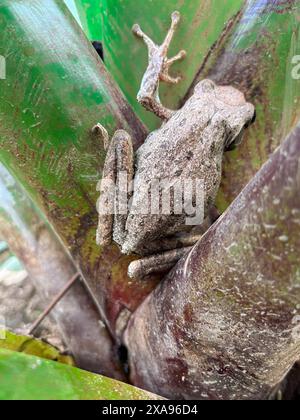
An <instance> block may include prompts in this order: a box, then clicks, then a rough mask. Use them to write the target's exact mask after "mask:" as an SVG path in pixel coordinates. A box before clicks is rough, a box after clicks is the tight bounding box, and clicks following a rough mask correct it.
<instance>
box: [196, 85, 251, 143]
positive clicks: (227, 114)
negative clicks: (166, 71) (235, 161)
mask: <svg viewBox="0 0 300 420" xmlns="http://www.w3.org/2000/svg"><path fill="white" fill-rule="evenodd" d="M194 94H195V95H196V97H197V96H198V97H201V96H203V95H207V96H208V100H209V101H211V102H213V103H214V104H215V105H216V108H217V109H218V110H219V112H220V114H222V115H223V118H224V121H225V122H226V126H227V127H228V138H227V140H226V143H225V146H224V148H225V151H227V150H233V149H234V148H235V147H236V146H237V145H239V144H240V143H241V142H242V139H243V134H244V132H245V130H246V129H247V128H248V127H249V126H250V125H251V124H252V123H253V122H254V121H255V118H256V113H255V108H254V106H253V105H252V104H250V103H249V102H247V101H246V99H245V96H244V94H243V93H242V92H241V91H239V90H238V89H236V88H234V87H232V86H218V85H217V84H216V83H214V82H213V81H212V80H209V79H206V80H203V81H202V82H200V83H198V84H197V85H196V87H195V91H194Z"/></svg>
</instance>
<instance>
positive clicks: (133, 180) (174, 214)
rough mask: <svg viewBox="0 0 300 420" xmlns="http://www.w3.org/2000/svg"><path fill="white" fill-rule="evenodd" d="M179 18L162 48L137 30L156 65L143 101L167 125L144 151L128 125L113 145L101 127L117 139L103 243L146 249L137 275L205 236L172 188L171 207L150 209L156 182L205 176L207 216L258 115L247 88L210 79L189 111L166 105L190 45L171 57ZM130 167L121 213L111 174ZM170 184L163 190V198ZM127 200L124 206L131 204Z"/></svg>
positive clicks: (102, 212)
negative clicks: (229, 159) (163, 89)
mask: <svg viewBox="0 0 300 420" xmlns="http://www.w3.org/2000/svg"><path fill="white" fill-rule="evenodd" d="M171 19H172V23H171V27H170V29H169V31H168V33H167V35H166V38H165V40H164V42H163V43H162V45H159V46H158V45H156V44H155V43H154V42H153V41H152V40H151V39H150V38H149V37H148V36H147V35H146V34H145V33H144V32H143V31H142V30H141V28H140V26H139V25H137V24H136V25H134V26H133V32H134V34H135V35H136V36H137V37H139V38H141V39H143V41H144V42H145V44H146V45H147V47H148V53H149V65H148V67H147V70H146V72H145V74H144V77H143V79H142V83H141V87H140V90H139V92H138V95H137V100H138V102H139V103H141V104H142V105H143V106H144V107H145V108H146V109H147V110H149V111H151V112H153V113H154V114H155V115H157V116H158V117H159V118H161V120H162V126H161V127H160V128H159V129H157V130H156V131H153V132H152V133H150V134H149V135H148V137H147V138H146V139H145V142H144V143H143V145H142V146H140V147H139V149H138V150H137V151H136V152H134V150H133V145H132V139H131V137H130V135H129V134H128V133H127V132H126V131H124V130H118V131H117V132H116V133H115V134H114V136H113V137H112V139H111V141H110V143H109V136H108V133H107V131H106V130H105V128H104V127H103V126H102V125H101V124H98V125H97V126H95V127H94V129H95V130H96V131H97V132H98V134H99V135H101V136H102V138H103V141H104V143H105V144H108V143H109V145H108V150H107V156H106V160H105V164H104V169H103V177H102V184H101V187H100V191H101V195H100V199H99V209H98V210H99V227H98V231H97V243H98V244H99V245H100V246H107V245H109V244H110V243H111V242H112V241H113V240H114V241H115V242H116V243H117V244H118V245H119V246H120V248H121V251H122V253H124V254H138V255H140V256H141V257H142V258H141V259H140V260H137V261H133V262H132V263H131V264H130V266H129V269H128V273H129V276H131V277H139V276H146V275H148V274H150V273H152V272H155V271H164V270H168V269H170V268H171V267H172V266H173V265H174V264H175V263H176V261H177V260H178V259H180V258H181V257H182V256H183V255H185V254H186V253H187V252H188V251H189V250H190V249H191V247H192V246H193V245H194V244H195V243H196V242H197V240H198V239H199V237H200V236H201V233H195V232H194V230H191V226H187V223H186V220H187V216H188V215H187V212H186V211H184V210H183V211H181V212H180V211H175V210H174V206H175V202H176V199H175V194H170V197H171V196H172V198H170V202H171V208H170V211H169V212H165V213H163V212H160V211H158V212H157V211H156V212H153V211H151V209H150V211H149V209H148V211H144V207H145V203H149V198H150V199H151V198H152V196H153V195H154V193H153V190H152V186H153V181H155V180H158V181H161V180H164V182H165V181H167V183H169V187H170V186H171V189H172V188H175V187H176V186H178V185H179V180H180V184H181V186H182V180H184V179H189V180H195V181H196V180H197V179H198V180H201V181H202V184H201V185H202V190H203V191H202V197H203V215H204V217H206V216H207V215H208V213H209V210H210V208H211V207H212V206H213V205H214V201H215V198H216V195H217V192H218V189H219V186H220V182H221V173H222V159H223V154H224V151H226V150H228V149H231V148H232V147H233V145H237V144H239V143H240V142H241V139H242V135H243V132H244V131H245V129H246V128H247V127H248V126H249V125H250V124H251V123H252V122H253V121H254V118H255V109H254V106H253V105H252V104H250V103H247V102H246V100H245V97H244V95H243V93H241V92H240V91H239V90H237V89H235V88H234V87H231V86H218V85H216V84H215V83H214V82H213V81H212V80H208V79H207V80H203V81H201V82H200V83H198V84H197V85H196V87H195V89H194V93H193V95H192V96H191V97H190V98H189V99H188V100H187V101H186V103H185V104H184V105H183V106H182V108H181V109H179V110H171V109H168V108H166V107H164V106H163V105H162V103H161V101H160V99H159V84H160V82H167V83H170V84H176V83H178V82H179V81H180V78H178V77H176V78H174V77H172V76H171V75H170V74H169V68H170V66H171V65H172V64H173V63H174V62H176V61H177V60H181V59H183V58H184V57H185V56H186V53H185V51H180V52H179V53H178V54H177V55H176V56H174V57H173V58H170V59H169V58H167V53H168V49H169V46H170V43H171V40H172V38H173V35H174V32H175V30H176V27H177V25H178V23H179V20H180V14H179V12H177V11H176V12H174V13H173V14H172V16H171ZM124 173H125V174H126V177H124V180H123V186H124V183H125V184H126V187H128V190H127V192H126V193H125V198H124V194H123V198H122V200H123V201H124V200H125V202H126V206H125V207H126V210H125V211H123V212H120V211H115V210H116V209H119V208H120V198H119V196H120V194H118V192H120V191H119V190H120V187H117V188H116V190H115V191H114V193H113V194H112V193H111V191H110V189H109V188H108V186H107V182H105V181H104V180H106V181H107V180H110V181H112V182H113V183H115V184H116V185H117V186H118V185H119V181H120V179H121V175H122V174H124ZM150 185H151V187H150ZM132 186H133V188H132ZM164 188H165V187H162V188H160V189H158V190H157V191H159V196H160V197H161V195H162V193H163V189H164ZM125 190H126V188H125ZM157 191H156V192H157ZM193 194H194V195H195V194H196V190H195V189H194V187H192V192H191V198H192V202H194V201H195V198H196V197H195V196H193ZM150 201H151V200H150ZM112 202H113V204H112ZM176 203H177V204H178V202H176ZM127 204H128V206H127ZM122 205H123V207H124V203H123V204H122ZM109 207H110V210H108V209H109ZM112 207H113V210H114V211H111V210H112ZM160 207H161V205H159V210H161V208H160ZM112 213H115V214H112Z"/></svg>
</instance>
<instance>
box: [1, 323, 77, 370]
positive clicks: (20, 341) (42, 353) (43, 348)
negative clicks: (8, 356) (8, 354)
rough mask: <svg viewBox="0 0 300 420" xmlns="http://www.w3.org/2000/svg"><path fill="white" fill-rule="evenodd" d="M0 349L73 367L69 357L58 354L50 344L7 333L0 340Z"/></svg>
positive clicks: (71, 359)
mask: <svg viewBox="0 0 300 420" xmlns="http://www.w3.org/2000/svg"><path fill="white" fill-rule="evenodd" d="M0 349H3V350H12V351H16V352H19V353H25V354H29V355H32V356H38V357H41V358H43V359H49V360H53V361H58V362H61V363H65V364H68V365H74V361H73V358H72V357H71V356H66V355H62V354H60V352H59V351H58V350H57V349H56V348H55V347H53V346H51V345H50V344H47V343H45V342H43V341H41V340H37V339H36V338H32V337H27V336H23V335H16V334H13V333H11V332H9V331H6V332H5V339H4V340H0Z"/></svg>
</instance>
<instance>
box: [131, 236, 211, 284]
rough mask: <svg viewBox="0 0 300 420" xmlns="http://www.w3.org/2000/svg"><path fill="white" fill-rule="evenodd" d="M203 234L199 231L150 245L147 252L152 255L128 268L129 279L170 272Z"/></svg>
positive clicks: (164, 239) (160, 240)
mask: <svg viewBox="0 0 300 420" xmlns="http://www.w3.org/2000/svg"><path fill="white" fill-rule="evenodd" d="M203 233H204V232H203V231H198V229H197V231H191V232H185V233H180V234H177V235H174V236H172V237H167V238H161V239H159V240H157V241H154V242H152V243H150V244H148V246H147V252H149V253H150V252H151V255H149V256H146V257H143V258H141V259H140V260H136V261H133V262H132V263H131V264H130V265H129V268H128V275H129V277H131V278H142V277H145V276H147V275H149V274H153V273H163V272H167V271H169V270H170V269H171V268H172V267H173V266H174V265H175V264H176V263H177V261H179V260H180V259H181V258H182V257H184V256H185V255H186V254H187V253H188V252H189V251H190V250H191V249H192V247H193V246H194V245H195V244H196V243H197V242H198V241H199V240H200V239H201V237H202V236H203Z"/></svg>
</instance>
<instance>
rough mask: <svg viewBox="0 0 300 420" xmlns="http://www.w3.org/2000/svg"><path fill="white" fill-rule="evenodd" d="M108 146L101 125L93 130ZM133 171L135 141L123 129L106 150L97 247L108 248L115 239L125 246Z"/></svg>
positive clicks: (101, 186) (117, 132) (116, 134)
mask: <svg viewBox="0 0 300 420" xmlns="http://www.w3.org/2000/svg"><path fill="white" fill-rule="evenodd" d="M94 131H97V132H98V133H99V134H100V135H101V136H102V138H103V140H104V144H105V142H106V144H107V145H108V134H107V131H106V130H105V128H104V127H102V126H101V125H100V124H98V125H97V126H95V127H94ZM133 172H134V152H133V146H132V140H131V137H130V136H129V134H128V133H127V132H126V131H124V130H118V131H116V133H115V134H114V136H113V138H112V140H111V142H110V144H109V146H108V150H107V155H106V159H105V163H104V168H103V173H102V180H101V185H100V199H99V202H98V213H99V224H98V230H97V244H98V245H100V246H108V245H110V244H111V242H112V240H113V239H114V240H115V241H116V242H117V243H119V244H122V242H123V239H124V237H125V235H126V233H125V225H126V219H127V213H128V201H129V199H130V196H131V192H130V189H131V182H132V179H133Z"/></svg>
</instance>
